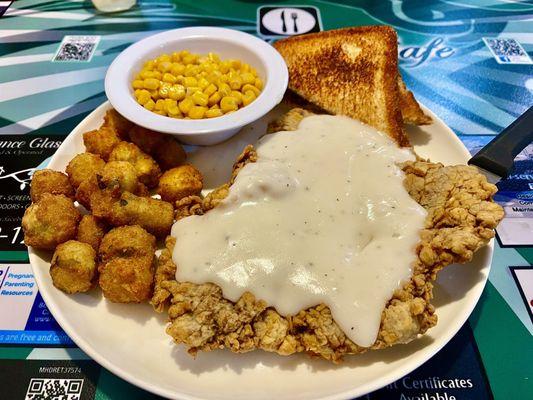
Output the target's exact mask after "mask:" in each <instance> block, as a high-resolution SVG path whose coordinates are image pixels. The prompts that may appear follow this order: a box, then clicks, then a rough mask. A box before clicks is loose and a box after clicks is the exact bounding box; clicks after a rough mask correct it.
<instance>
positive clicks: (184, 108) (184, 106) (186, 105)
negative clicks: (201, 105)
mask: <svg viewBox="0 0 533 400" xmlns="http://www.w3.org/2000/svg"><path fill="white" fill-rule="evenodd" d="M193 106H194V102H193V101H192V99H191V98H190V97H185V98H184V99H183V100H182V101H180V102H179V104H178V107H179V108H180V111H181V112H182V113H183V114H187V113H188V112H189V110H190V109H191V107H193Z"/></svg>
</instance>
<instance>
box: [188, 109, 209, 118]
mask: <svg viewBox="0 0 533 400" xmlns="http://www.w3.org/2000/svg"><path fill="white" fill-rule="evenodd" d="M206 111H207V108H206V107H201V106H192V107H191V109H190V110H189V112H188V113H187V115H188V116H189V118H191V119H202V118H203V117H204V115H205V112H206Z"/></svg>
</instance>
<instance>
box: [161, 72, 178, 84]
mask: <svg viewBox="0 0 533 400" xmlns="http://www.w3.org/2000/svg"><path fill="white" fill-rule="evenodd" d="M163 82H166V83H176V77H175V76H174V75H172V74H169V73H168V72H165V73H164V74H163Z"/></svg>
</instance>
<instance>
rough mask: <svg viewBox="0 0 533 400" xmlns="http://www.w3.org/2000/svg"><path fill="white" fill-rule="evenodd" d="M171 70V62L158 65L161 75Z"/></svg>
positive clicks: (162, 62)
mask: <svg viewBox="0 0 533 400" xmlns="http://www.w3.org/2000/svg"><path fill="white" fill-rule="evenodd" d="M170 68H172V63H171V62H170V61H161V62H159V64H157V69H158V70H159V71H160V72H161V73H165V72H168V71H170Z"/></svg>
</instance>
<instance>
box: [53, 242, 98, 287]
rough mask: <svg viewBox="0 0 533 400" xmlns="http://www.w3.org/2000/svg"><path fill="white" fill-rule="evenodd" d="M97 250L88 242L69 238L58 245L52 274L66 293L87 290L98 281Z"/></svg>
mask: <svg viewBox="0 0 533 400" xmlns="http://www.w3.org/2000/svg"><path fill="white" fill-rule="evenodd" d="M96 273H97V270H96V251H94V249H93V248H92V247H91V246H90V245H89V244H87V243H82V242H78V241H76V240H69V241H68V242H65V243H61V244H60V245H59V246H57V248H56V250H55V252H54V255H53V257H52V264H51V266H50V275H51V276H52V282H53V284H54V286H55V287H56V288H58V289H60V290H62V291H63V292H65V293H80V292H87V291H88V290H89V289H91V288H92V287H93V286H94V285H95V283H96V279H95V278H96Z"/></svg>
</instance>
